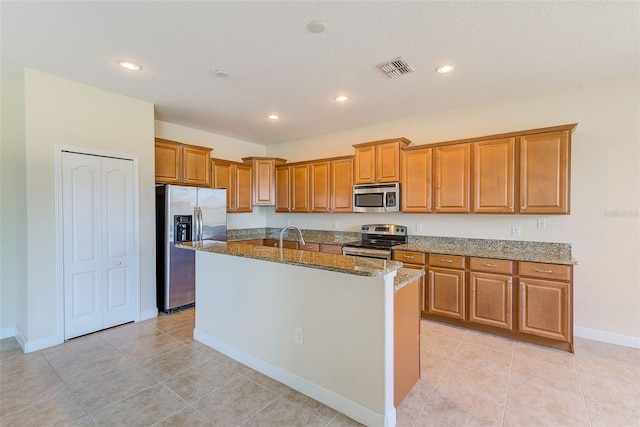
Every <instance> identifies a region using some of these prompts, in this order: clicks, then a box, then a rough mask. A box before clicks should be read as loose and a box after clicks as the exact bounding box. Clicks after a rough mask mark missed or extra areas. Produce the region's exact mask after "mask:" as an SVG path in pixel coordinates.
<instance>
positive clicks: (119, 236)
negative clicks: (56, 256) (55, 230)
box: [62, 152, 137, 339]
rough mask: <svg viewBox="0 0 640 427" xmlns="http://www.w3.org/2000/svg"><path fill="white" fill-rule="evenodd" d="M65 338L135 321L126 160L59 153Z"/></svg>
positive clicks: (129, 175) (129, 165) (129, 182)
mask: <svg viewBox="0 0 640 427" xmlns="http://www.w3.org/2000/svg"><path fill="white" fill-rule="evenodd" d="M62 205H63V206H62V215H63V240H64V241H63V257H64V261H63V269H64V273H63V281H64V304H65V307H64V313H65V315H64V317H65V328H64V329H65V334H64V335H65V339H69V338H73V337H77V336H80V335H83V334H87V333H90V332H95V331H98V330H100V329H104V328H107V327H110V326H114V325H117V324H121V323H126V322H129V321H131V320H134V318H135V307H134V305H133V297H134V295H135V294H134V292H135V288H134V286H137V280H136V279H135V277H136V276H135V274H136V273H135V272H136V268H135V266H137V258H136V257H135V255H134V254H132V252H133V251H132V248H133V165H132V162H131V161H128V160H121V159H111V158H104V157H98V156H91V155H83V154H76V153H67V152H65V153H63V154H62Z"/></svg>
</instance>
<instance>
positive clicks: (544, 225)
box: [538, 218, 547, 228]
mask: <svg viewBox="0 0 640 427" xmlns="http://www.w3.org/2000/svg"><path fill="white" fill-rule="evenodd" d="M538 228H547V221H546V220H545V219H544V218H538Z"/></svg>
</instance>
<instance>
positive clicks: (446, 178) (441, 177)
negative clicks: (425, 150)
mask: <svg viewBox="0 0 640 427" xmlns="http://www.w3.org/2000/svg"><path fill="white" fill-rule="evenodd" d="M434 150H435V152H434V156H435V165H434V173H435V199H436V212H469V190H470V189H469V177H470V174H471V171H470V165H469V157H470V156H469V154H470V151H471V150H470V148H469V144H455V145H447V146H443V147H436V148H434Z"/></svg>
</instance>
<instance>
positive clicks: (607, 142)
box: [267, 74, 640, 346]
mask: <svg viewBox="0 0 640 427" xmlns="http://www.w3.org/2000/svg"><path fill="white" fill-rule="evenodd" d="M575 122H577V123H578V127H577V128H576V130H575V132H574V134H573V140H572V174H571V181H572V195H571V215H568V216H542V217H545V218H546V220H547V228H546V229H538V228H536V218H537V217H538V216H526V215H517V216H516V215H511V216H510V215H454V214H437V215H435V214H434V215H426V214H316V215H309V214H276V213H274V212H273V211H269V213H268V215H267V225H268V226H270V227H281V226H283V225H284V224H285V223H286V220H287V219H289V220H291V223H292V224H296V225H298V226H301V227H303V228H310V229H325V230H329V229H331V228H332V226H333V222H334V221H338V222H339V228H340V229H342V230H350V231H358V227H359V225H360V224H364V223H375V222H391V223H398V224H404V225H407V226H409V228H410V230H411V234H418V233H416V232H415V224H417V223H421V224H423V230H424V231H423V232H422V233H419V234H423V235H434V236H459V237H478V238H489V239H512V237H510V235H509V233H510V227H511V226H512V225H518V226H521V227H522V237H521V239H522V240H530V241H548V242H563V243H570V244H572V248H573V254H574V257H575V258H576V259H577V260H578V265H577V266H576V267H575V298H574V300H575V310H574V313H575V325H576V335H582V336H590V337H594V338H598V339H603V340H617V342H620V343H626V344H627V345H635V346H640V267H639V264H640V263H639V262H638V260H640V252H639V248H638V246H639V242H640V227H639V217H638V210H639V208H640V199H639V197H640V177H639V172H638V171H639V169H640V168H639V165H640V150H639V146H640V125H639V123H640V75H639V74H630V75H623V76H618V77H615V78H611V79H606V80H601V81H594V82H589V83H584V84H581V85H579V86H574V87H569V88H563V89H558V90H554V91H549V92H545V93H539V94H536V95H532V96H523V97H519V98H513V99H507V100H500V101H496V102H492V103H487V104H482V105H474V106H470V107H466V108H460V109H456V110H450V111H443V112H440V113H435V114H430V115H426V116H419V117H412V118H407V119H404V120H398V121H394V122H388V123H380V124H378V125H375V126H370V127H365V128H359V129H352V130H349V131H345V132H340V133H335V134H331V135H324V136H321V137H316V138H309V139H305V140H301V141H295V142H292V143H286V144H279V145H275V146H268V147H267V154H268V155H269V156H277V157H284V158H286V159H288V160H289V161H300V160H311V159H314V158H322V157H329V156H340V155H349V154H353V152H354V151H353V148H352V147H351V145H352V144H357V143H361V142H367V141H373V140H380V139H387V138H394V137H399V136H404V137H406V138H408V139H409V140H411V141H413V143H412V145H420V144H427V143H434V142H440V141H448V140H454V139H460V138H469V137H476V136H482V135H490V134H496V133H503V132H509V131H517V130H525V129H533V128H539V127H547V126H554V125H561V124H567V123H575ZM612 215H614V216H612ZM615 215H620V216H615ZM619 335H621V336H619Z"/></svg>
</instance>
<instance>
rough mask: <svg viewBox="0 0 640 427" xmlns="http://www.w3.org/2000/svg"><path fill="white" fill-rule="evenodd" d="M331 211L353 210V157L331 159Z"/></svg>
mask: <svg viewBox="0 0 640 427" xmlns="http://www.w3.org/2000/svg"><path fill="white" fill-rule="evenodd" d="M331 211H332V212H353V159H342V160H332V161H331Z"/></svg>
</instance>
